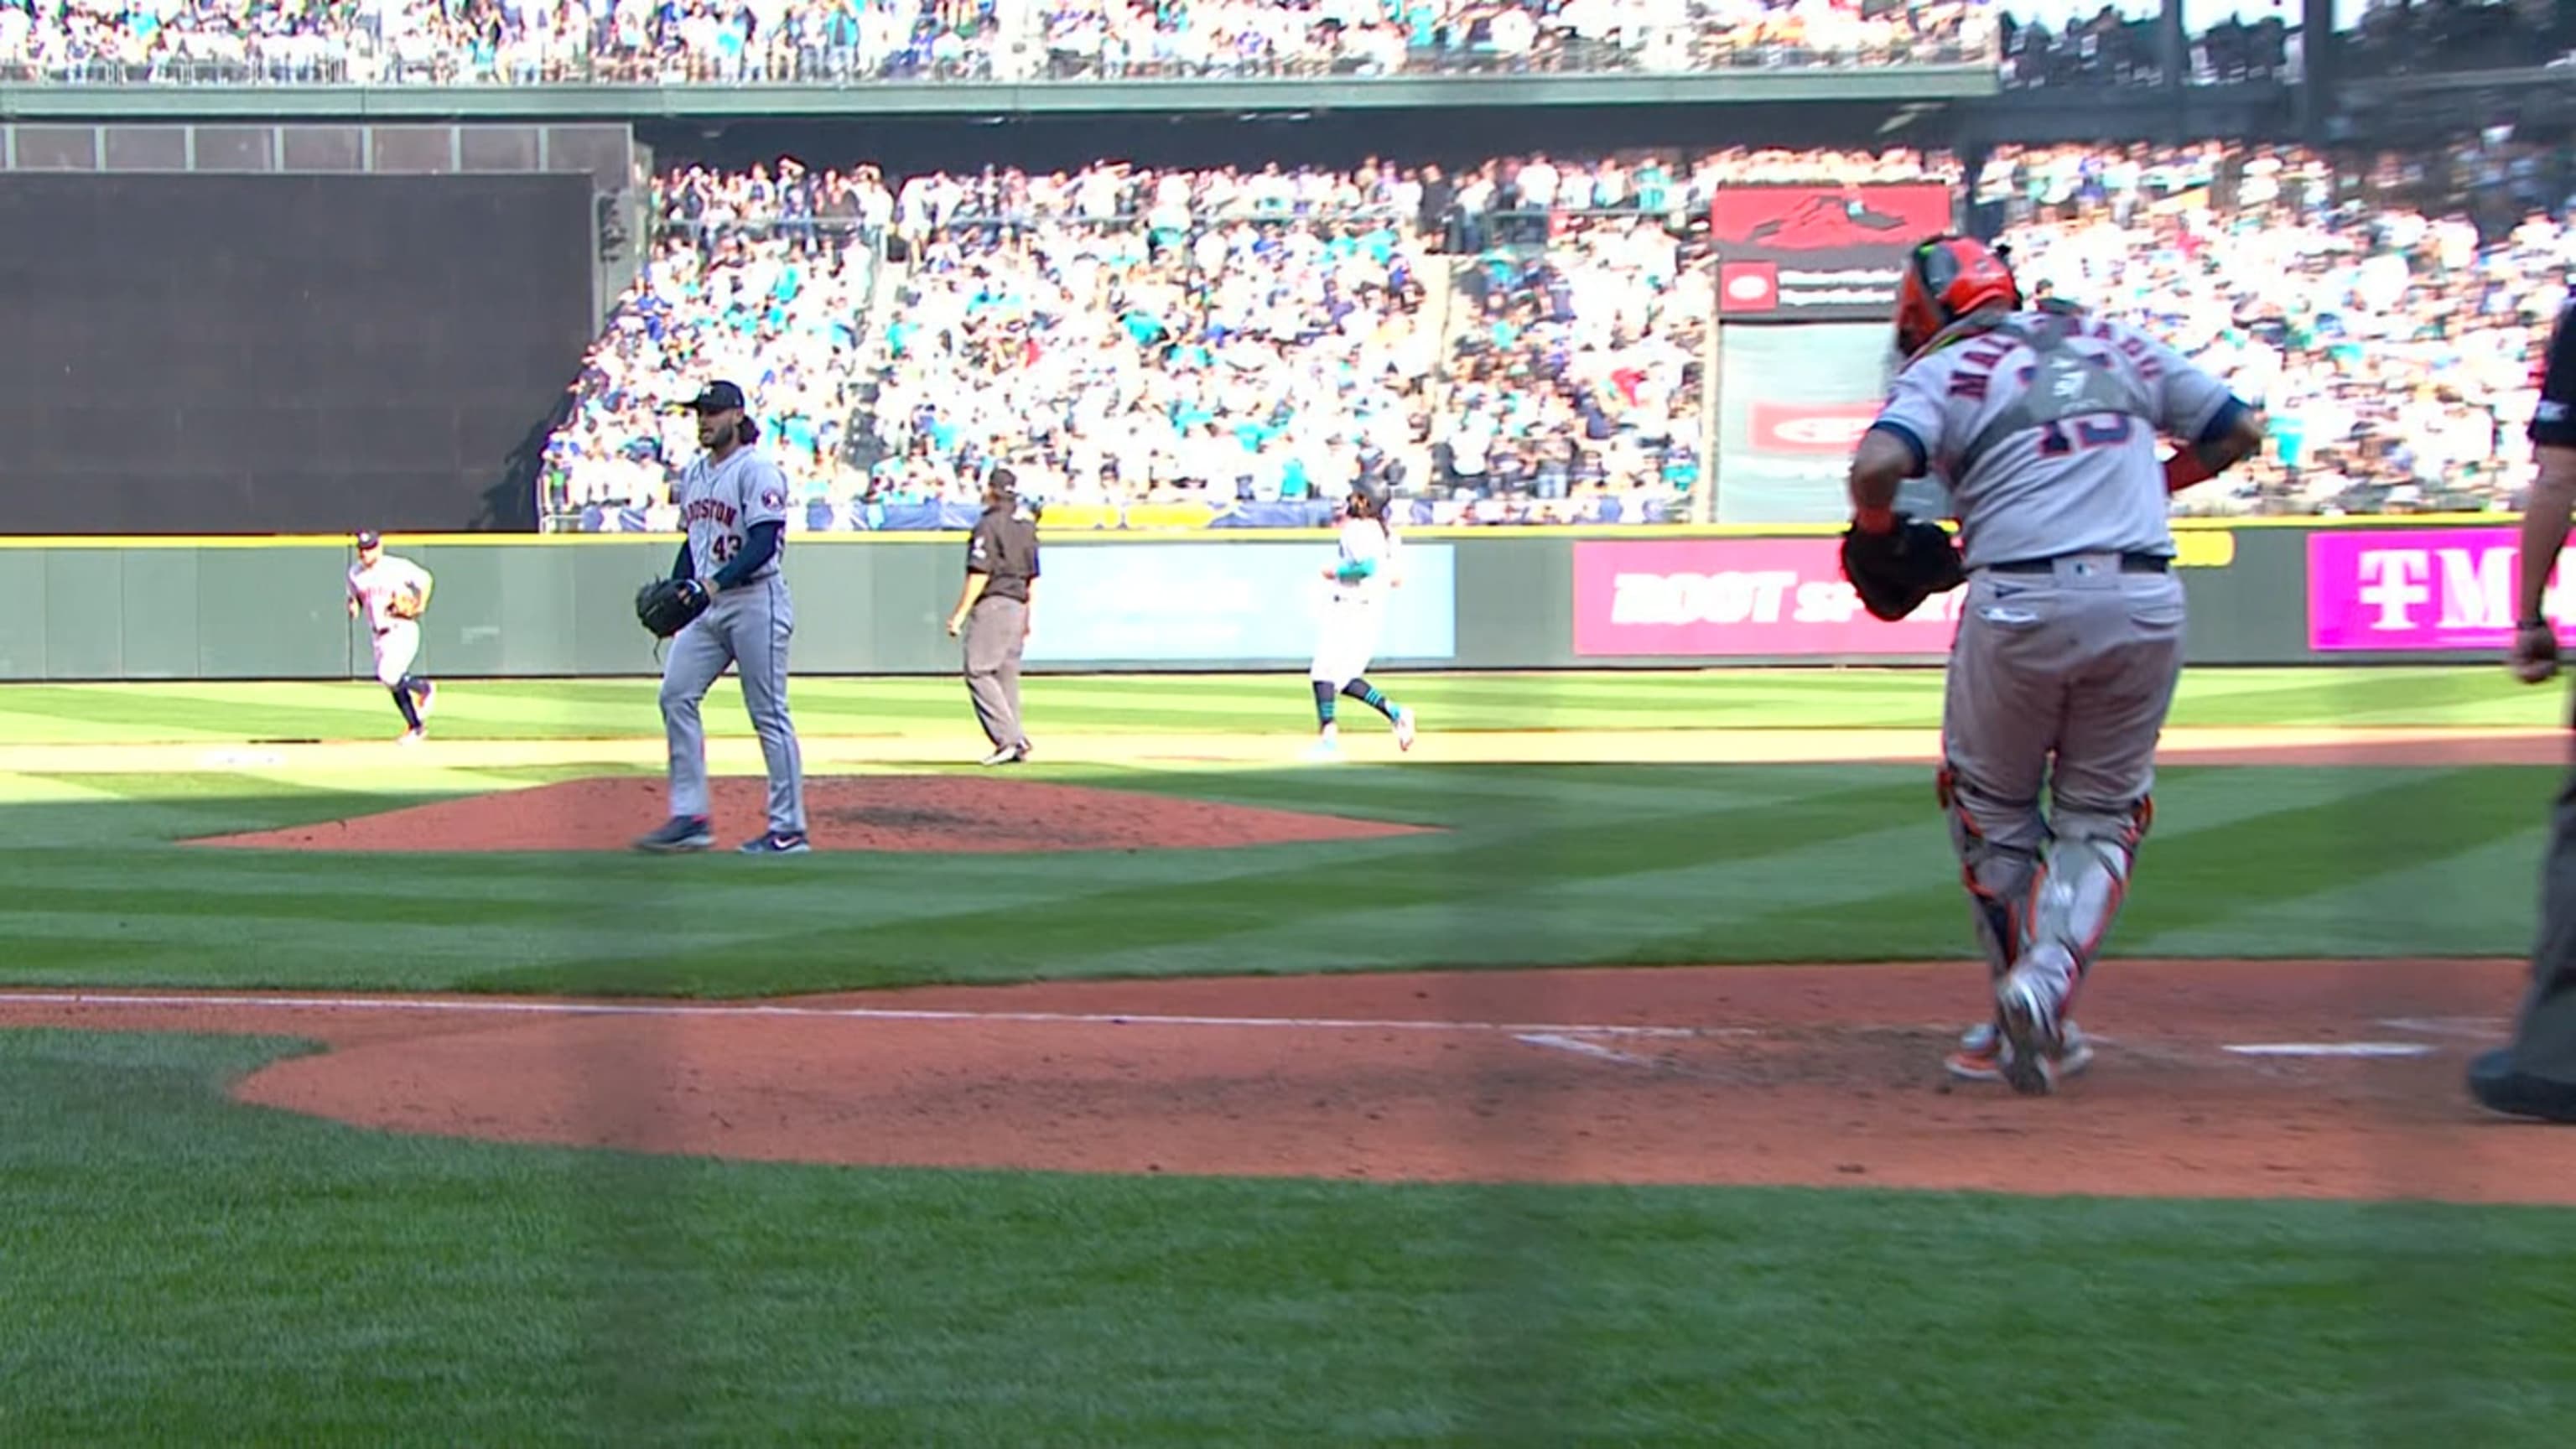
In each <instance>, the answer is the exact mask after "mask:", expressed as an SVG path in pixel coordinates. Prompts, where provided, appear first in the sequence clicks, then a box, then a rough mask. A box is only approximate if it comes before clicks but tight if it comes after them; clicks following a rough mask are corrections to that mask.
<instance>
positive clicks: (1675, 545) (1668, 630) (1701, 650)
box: [1574, 538, 1967, 659]
mask: <svg viewBox="0 0 2576 1449" xmlns="http://www.w3.org/2000/svg"><path fill="white" fill-rule="evenodd" d="M1840 548H1841V541H1840V540H1838V539H1833V538H1742V539H1734V538H1707V539H1674V540H1670V541H1661V540H1635V541H1630V540H1625V539H1619V540H1608V539H1603V540H1590V539H1587V540H1583V541H1580V542H1577V543H1576V544H1575V545H1574V652H1575V653H1576V654H1577V655H1580V656H1583V657H1586V658H1609V657H1628V658H1638V657H1671V658H1690V657H1698V656H1730V655H1779V656H1789V655H1868V656H1871V657H1876V658H1920V659H1941V658H1946V657H1947V656H1948V654H1949V652H1950V638H1951V635H1952V634H1953V633H1954V632H1956V629H1957V626H1958V618H1959V604H1960V601H1961V600H1962V599H1964V598H1966V597H1967V590H1965V589H1952V590H1951V591H1949V592H1948V593H1945V594H1936V595H1934V596H1933V597H1931V598H1929V599H1927V600H1925V601H1924V603H1923V607H1922V608H1919V609H1917V610H1915V611H1914V612H1913V613H1912V614H1910V615H1908V616H1907V617H1905V618H1903V619H1900V620H1897V621H1895V622H1893V623H1889V622H1884V621H1882V620H1879V619H1875V618H1872V617H1871V616H1870V615H1869V613H1868V612H1867V611H1865V610H1864V609H1862V608H1861V606H1860V597H1859V596H1858V595H1856V594H1854V593H1853V592H1852V586H1851V585H1850V584H1849V583H1846V582H1845V581H1844V580H1843V576H1842V565H1841V562H1840V559H1839V557H1838V553H1839V550H1840Z"/></svg>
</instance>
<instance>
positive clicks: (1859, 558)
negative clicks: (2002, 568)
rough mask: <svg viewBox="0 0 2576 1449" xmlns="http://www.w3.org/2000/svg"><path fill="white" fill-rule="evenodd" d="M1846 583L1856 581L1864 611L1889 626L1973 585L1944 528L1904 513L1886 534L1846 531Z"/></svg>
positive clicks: (1856, 527)
mask: <svg viewBox="0 0 2576 1449" xmlns="http://www.w3.org/2000/svg"><path fill="white" fill-rule="evenodd" d="M1843 577H1844V578H1846V579H1849V580H1851V586H1852V591H1853V592H1854V593H1857V594H1859V595H1860V602H1861V607H1862V608H1865V609H1867V610H1869V612H1870V613H1871V614H1872V615H1873V616H1875V617H1877V618H1880V619H1886V620H1890V621H1894V620H1897V619H1902V618H1904V617H1905V616H1906V615H1908V614H1911V613H1913V612H1914V611H1915V610H1916V609H1919V608H1921V607H1922V606H1923V601H1924V600H1925V599H1928V598H1930V597H1932V596H1933V595H1934V594H1940V593H1947V592H1948V591H1950V590H1952V589H1955V588H1957V587H1958V586H1959V585H1961V584H1964V583H1966V582H1967V581H1968V575H1967V572H1966V570H1964V569H1962V568H1961V567H1960V566H1959V549H1958V546H1957V545H1955V544H1953V543H1951V542H1950V535H1949V534H1948V533H1946V532H1944V531H1943V530H1942V528H1941V525H1939V524H1937V523H1925V522H1921V521H1919V520H1917V519H1913V518H1909V517H1907V516H1906V515H1905V514H1902V513H1900V514H1898V515H1896V527H1895V528H1894V529H1892V530H1890V531H1888V532H1886V533H1863V532H1861V530H1860V525H1859V524H1857V523H1855V524H1853V525H1852V526H1851V527H1849V528H1847V529H1845V530H1843Z"/></svg>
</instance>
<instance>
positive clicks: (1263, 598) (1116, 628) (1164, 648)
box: [1022, 543, 1458, 664]
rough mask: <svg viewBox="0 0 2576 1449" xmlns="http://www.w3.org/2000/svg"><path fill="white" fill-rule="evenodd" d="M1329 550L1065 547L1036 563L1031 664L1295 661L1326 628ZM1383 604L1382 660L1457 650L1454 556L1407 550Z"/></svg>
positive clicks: (1422, 546) (1443, 656)
mask: <svg viewBox="0 0 2576 1449" xmlns="http://www.w3.org/2000/svg"><path fill="white" fill-rule="evenodd" d="M1334 557H1335V554H1334V551H1333V546H1332V545H1331V544H1329V543H1302V544H1299V543H1250V544H1221V543H1172V544H1161V543H1102V544H1067V545H1061V546H1058V547H1055V548H1050V549H1047V550H1045V551H1044V552H1043V553H1042V554H1041V555H1040V556H1039V567H1040V569H1041V571H1042V577H1041V578H1040V579H1039V580H1038V585H1037V591H1036V593H1037V608H1036V610H1035V611H1034V612H1035V615H1036V624H1035V626H1034V627H1033V628H1032V629H1031V630H1030V631H1029V645H1028V650H1027V652H1026V653H1025V654H1024V655H1023V656H1022V657H1023V658H1025V659H1026V660H1027V661H1028V662H1029V663H1031V664H1082V663H1092V662H1129V661H1133V662H1138V663H1146V662H1160V661H1169V662H1179V661H1199V662H1214V661H1226V660H1232V661H1240V662H1242V663H1244V664H1263V663H1272V664H1285V663H1302V662H1304V661H1306V660H1308V659H1311V658H1313V657H1314V653H1315V641H1316V638H1317V631H1318V630H1319V629H1320V628H1322V627H1323V613H1324V602H1325V591H1326V589H1327V588H1328V587H1329V586H1328V585H1327V584H1326V583H1325V581H1324V578H1323V570H1324V569H1325V568H1326V567H1327V566H1328V565H1330V564H1331V563H1332V561H1333V559H1334ZM1397 558H1398V560H1399V561H1400V564H1401V568H1402V578H1403V580H1404V582H1403V585H1402V586H1401V587H1399V588H1397V589H1395V590H1394V591H1392V592H1391V593H1390V594H1389V595H1388V599H1387V604H1386V619H1385V631H1384V632H1383V633H1382V634H1381V635H1380V636H1379V642H1378V657H1379V658H1381V659H1408V660H1425V661H1436V660H1447V659H1450V658H1454V657H1455V656H1456V654H1457V651H1458V608H1457V603H1458V592H1457V574H1458V568H1457V564H1458V560H1457V548H1456V546H1455V545H1453V544H1446V543H1411V544H1406V545H1404V546H1403V548H1402V550H1401V551H1400V552H1399V553H1398V554H1397Z"/></svg>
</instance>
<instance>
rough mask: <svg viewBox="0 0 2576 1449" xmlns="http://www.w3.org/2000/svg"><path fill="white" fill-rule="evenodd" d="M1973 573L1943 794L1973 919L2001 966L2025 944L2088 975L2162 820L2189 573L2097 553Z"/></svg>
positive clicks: (1944, 727) (1948, 705) (1990, 959)
mask: <svg viewBox="0 0 2576 1449" xmlns="http://www.w3.org/2000/svg"><path fill="white" fill-rule="evenodd" d="M1965 587H1966V589H1967V591H1968V596H1967V599H1966V600H1965V603H1964V607H1962V608H1961V610H1960V613H1959V633H1958V637H1957V639H1956V640H1955V641H1954V642H1953V643H1952V645H1951V649H1950V669H1949V679H1948V690H1947V695H1946V698H1945V700H1944V703H1943V707H1942V719H1941V745H1942V753H1943V756H1944V766H1943V770H1942V798H1943V802H1944V803H1945V804H1946V805H1947V806H1948V807H1949V810H1950V829H1951V841H1952V844H1953V846H1954V847H1955V848H1956V849H1957V851H1958V854H1959V862H1960V865H1961V867H1962V875H1963V878H1964V883H1965V884H1966V886H1967V888H1968V894H1969V897H1970V901H1971V904H1972V905H1973V906H1974V910H1973V912H1972V918H1973V920H1974V923H1975V925H1976V927H1977V934H1978V936H1979V939H1980V944H1981V945H1983V946H1984V948H1985V952H1986V961H1987V965H1988V967H1989V968H1990V969H1991V970H1992V971H1993V972H1994V973H1996V974H1997V975H2000V974H2002V973H2003V972H2004V971H2006V970H2009V969H2010V968H2011V967H2012V966H2013V965H2015V964H2016V963H2017V962H2018V961H2019V959H2020V958H2021V957H2022V956H2024V955H2026V954H2030V955H2037V956H2041V957H2045V958H2047V959H2048V960H2049V962H2050V963H2051V964H2052V965H2053V966H2054V967H2055V969H2057V970H2059V971H2061V972H2064V973H2065V974H2066V975H2068V976H2069V977H2071V978H2074V979H2078V980H2080V979H2081V978H2082V976H2083V974H2084V972H2085V971H2086V970H2087V969H2088V968H2090V967H2091V965H2092V963H2093V957H2094V953H2095V952H2096V951H2098V950H2099V949H2100V948H2101V945H2102V941H2103V938H2104V937H2105V936H2107V935H2108V934H2109V933H2110V930H2111V925H2112V922H2113V921H2114V920H2115V919H2116V918H2117V917H2118V915H2119V911H2120V905H2121V902H2122V900H2123V899H2124V897H2125V896H2126V895H2127V892H2128V884H2129V871H2130V867H2131V865H2132V863H2133V861H2134V858H2135V855H2136V852H2137V848H2138V845H2139V842H2140V841H2141V840H2142V839H2143V837H2144V836H2145V835H2146V832H2147V828H2148V825H2149V823H2150V822H2151V821H2152V819H2153V814H2152V811H2151V808H2150V805H2149V797H2150V796H2151V795H2152V794H2153V792H2154V789H2155V778H2156V773H2155V756H2156V741H2157V739H2158V737H2159V736H2160V735H2161V734H2162V732H2163V730H2164V723H2165V715H2166V712H2167V711H2168V710H2169V709H2170V708H2171V706H2172V703H2173V693H2174V685H2175V683H2176V682H2177V680H2178V679H2179V677H2180V675H2181V673H2182V658H2183V632H2184V623H2185V609H2184V601H2183V589H2182V583H2181V581H2180V580H2178V579H2176V578H2174V577H2173V576H2172V575H2171V574H2170V573H2138V572H2129V571H2125V570H2123V569H2122V567H2121V565H2120V560H2119V559H2118V558H2117V557H2116V556H2112V555H2101V554H2087V555H2076V556H2071V557H2068V558H2063V559H2059V560H2056V561H2055V562H2054V563H2053V564H2052V565H2050V566H2049V567H2048V568H2047V569H2045V570H2044V571H2041V572H2035V573H2007V572H1989V571H1983V570H1980V571H1979V572H1978V573H1977V574H1976V575H1974V576H1973V577H1971V578H1970V579H1969V581H1968V583H1967V584H1966V585H1965ZM2043 791H2044V792H2045V793H2046V794H2047V795H2048V796H2049V797H2050V804H2051V805H2052V806H2053V807H2054V808H2053V809H2051V810H2049V811H2048V812H2047V813H2045V814H2043V813H2042V811H2041V809H2040V797H2041V795H2042V793H2043Z"/></svg>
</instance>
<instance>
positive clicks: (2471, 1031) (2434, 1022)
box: [2377, 1016, 2513, 1042]
mask: <svg viewBox="0 0 2576 1449" xmlns="http://www.w3.org/2000/svg"><path fill="white" fill-rule="evenodd" d="M2377 1025H2380V1026H2384V1027H2386V1028H2388V1029H2389V1030H2390V1031H2412V1032H2419V1033H2421V1034H2423V1035H2425V1036H2449V1037H2458V1038H2461V1039H2462V1040H2465V1041H2499V1042H2500V1041H2502V1040H2503V1038H2504V1036H2505V1035H2506V1034H2507V1033H2508V1032H2510V1031H2511V1030H2512V1028H2513V1023H2512V1022H2510V1021H2507V1020H2506V1019H2504V1018H2503V1017H2500V1016H2392V1017H2387V1018H2384V1019H2382V1020H2381V1021H2379V1022H2378V1023H2377Z"/></svg>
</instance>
